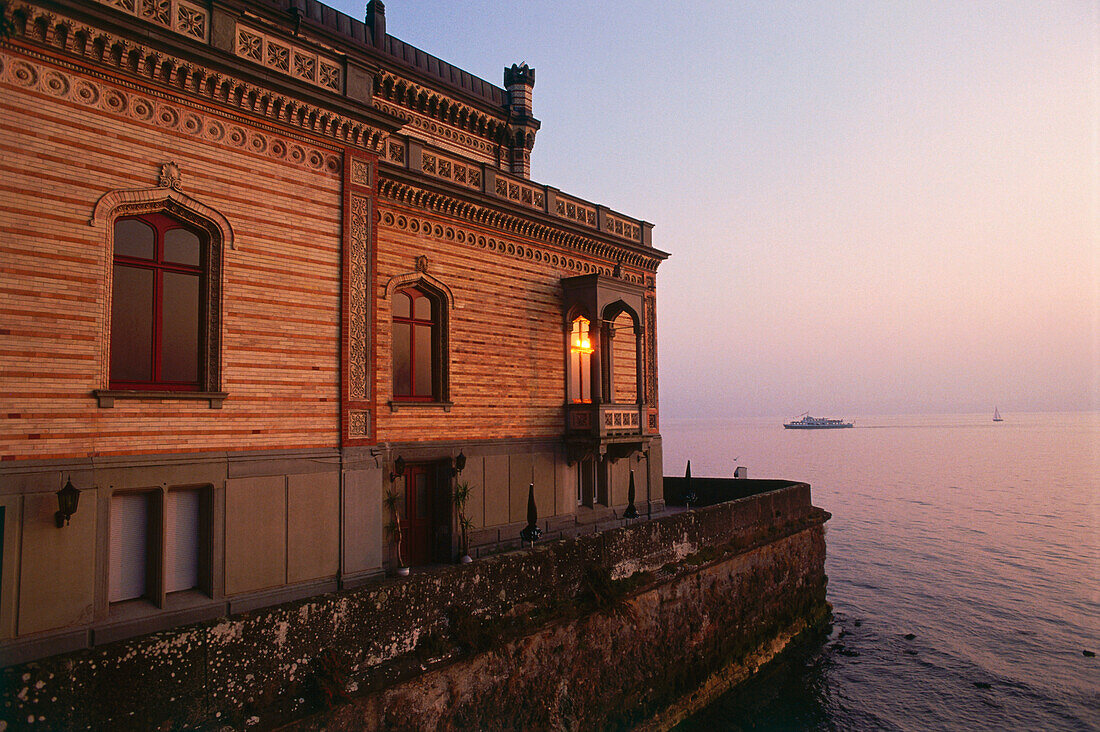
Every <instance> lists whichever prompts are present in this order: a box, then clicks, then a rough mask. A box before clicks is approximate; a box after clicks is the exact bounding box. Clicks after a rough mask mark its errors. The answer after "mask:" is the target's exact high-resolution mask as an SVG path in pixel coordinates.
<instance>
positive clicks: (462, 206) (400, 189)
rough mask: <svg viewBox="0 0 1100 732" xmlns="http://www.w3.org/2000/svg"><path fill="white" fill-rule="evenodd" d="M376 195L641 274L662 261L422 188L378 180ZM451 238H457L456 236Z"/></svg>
mask: <svg viewBox="0 0 1100 732" xmlns="http://www.w3.org/2000/svg"><path fill="white" fill-rule="evenodd" d="M378 192H379V195H380V196H381V197H383V198H388V199H390V200H392V201H395V202H398V203H401V204H404V205H408V206H415V207H417V208H420V209H425V210H427V211H433V212H436V213H442V214H446V215H449V216H454V217H458V218H463V219H466V220H468V221H470V222H472V223H476V224H478V225H480V226H487V227H491V228H494V229H499V230H504V231H511V232H514V233H516V234H519V235H522V236H524V237H528V238H531V239H539V240H542V241H544V242H546V243H548V244H551V245H554V246H558V247H562V248H567V249H572V250H575V251H577V252H580V253H582V254H585V255H588V256H591V257H593V258H596V259H601V260H603V261H607V262H622V264H623V265H624V266H629V267H635V268H637V269H639V270H642V271H644V272H656V271H657V266H658V265H659V264H660V262H661V260H662V259H664V255H660V254H658V255H655V256H647V255H645V254H643V253H641V252H638V251H636V250H633V249H626V248H623V247H620V246H615V245H614V244H610V243H606V242H601V241H597V240H595V239H592V238H589V237H586V236H581V235H578V234H574V233H571V232H568V231H565V230H563V229H561V228H558V227H556V226H548V225H544V224H539V223H536V222H533V221H532V220H531V219H529V218H526V217H522V216H515V215H512V214H508V213H504V212H502V211H499V210H496V209H493V208H487V207H484V206H479V205H477V204H473V203H469V202H466V201H460V200H458V199H455V198H453V197H451V196H448V195H444V194H441V193H432V192H429V191H425V190H424V189H423V188H418V187H416V186H412V185H409V184H407V183H403V182H400V181H396V180H392V179H386V178H382V179H381V180H380V181H379V186H378ZM383 223H384V222H383ZM437 228H440V229H441V230H443V229H442V228H441V227H438V226H437ZM448 228H449V227H448ZM455 236H456V237H457V234H456V235H455ZM460 241H461V240H460ZM505 250H507V248H505ZM540 256H541V255H540ZM575 261H576V263H577V267H576V268H572V267H569V268H571V269H574V270H575V272H576V273H577V274H592V273H598V274H603V275H606V276H608V277H610V276H612V272H613V270H612V268H610V267H597V266H595V265H588V264H587V263H585V262H582V261H581V260H575ZM586 267H587V269H586ZM622 279H624V280H626V281H628V282H636V283H638V284H645V282H646V281H647V280H645V278H644V276H643V275H642V274H641V273H640V272H639V273H632V272H623V274H622Z"/></svg>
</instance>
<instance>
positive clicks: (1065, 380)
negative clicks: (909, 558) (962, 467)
mask: <svg viewBox="0 0 1100 732" xmlns="http://www.w3.org/2000/svg"><path fill="white" fill-rule="evenodd" d="M333 4H334V5H335V6H336V7H338V8H340V9H341V10H343V11H345V12H348V13H350V14H352V15H354V16H356V17H362V16H363V6H364V3H362V2H346V1H344V2H335V3H333ZM386 10H387V24H388V31H389V32H390V33H391V34H392V35H394V36H396V37H398V38H401V39H402V40H405V41H407V42H409V43H412V44H413V45H416V46H418V47H420V48H422V49H423V50H425V51H427V52H429V53H431V54H433V55H436V56H439V57H440V58H443V59H444V60H446V61H448V62H450V63H453V64H455V65H457V66H459V67H461V68H463V69H465V70H467V71H470V72H472V73H474V74H477V75H479V76H481V77H483V78H485V79H486V80H488V81H491V82H493V83H495V84H498V85H499V84H501V82H502V79H501V75H502V70H503V68H504V66H507V65H510V64H512V63H518V62H521V61H526V62H527V63H528V64H530V65H531V66H532V67H533V68H535V69H536V72H537V76H536V84H535V89H534V109H535V116H536V117H538V118H539V119H540V120H541V121H542V130H541V131H540V132H539V134H538V137H537V140H536V144H535V149H534V153H533V155H532V179H533V180H535V181H537V182H539V183H545V184H549V185H553V186H555V187H557V188H560V189H561V190H563V191H566V192H568V193H571V194H575V195H579V196H581V197H584V198H587V199H589V200H593V201H596V202H599V203H603V204H605V205H608V206H610V207H611V208H613V209H615V210H618V211H620V212H622V213H625V214H628V215H631V216H636V217H639V218H643V219H646V220H648V221H651V222H653V223H654V224H655V229H654V233H653V241H654V245H655V246H656V247H657V248H659V249H662V250H664V251H667V252H670V253H671V254H672V257H671V258H670V259H669V260H668V261H667V262H666V263H665V264H663V265H662V266H661V268H660V270H659V273H658V280H657V281H658V323H659V358H660V389H661V407H662V415H663V416H664V417H665V418H676V417H683V416H688V415H693V416H701V417H707V416H735V417H737V416H743V417H754V416H772V415H785V416H793V415H796V414H799V413H801V412H805V411H810V412H811V413H814V414H832V415H855V414H891V413H920V412H933V413H935V412H975V413H978V412H983V411H989V412H992V409H993V407H994V406H999V407H1000V408H1001V410H1002V411H1005V412H1012V411H1061V410H1096V409H1100V366H1098V362H1100V253H1098V251H1100V235H1098V231H1100V213H1098V211H1100V182H1098V181H1100V144H1098V139H1100V101H1098V97H1100V91H1098V87H1100V6H1098V5H1097V4H1096V3H1094V2H1064V3H1021V2H968V3H935V2H927V3H913V4H909V3H890V2H883V3H855V2H829V3H798V4H790V3H773V2H742V3H735V4H727V3H707V2H682V3H675V4H669V3H658V2H632V3H612V4H600V5H598V6H596V5H594V4H593V5H590V4H588V3H582V2H575V1H569V2H559V3H553V4H519V5H517V4H515V3H509V4H505V3H501V2H465V3H450V2H439V1H438V0H433V1H430V2H417V3H411V2H402V1H401V0H391V2H389V3H388V4H387V9H386ZM429 22H430V24H429Z"/></svg>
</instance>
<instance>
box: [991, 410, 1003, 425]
mask: <svg viewBox="0 0 1100 732" xmlns="http://www.w3.org/2000/svg"><path fill="white" fill-rule="evenodd" d="M993 421H994V422H1004V418H1003V417H1001V412H1000V411H999V410H998V409H997V408H996V407H993Z"/></svg>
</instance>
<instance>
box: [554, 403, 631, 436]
mask: <svg viewBox="0 0 1100 732" xmlns="http://www.w3.org/2000/svg"><path fill="white" fill-rule="evenodd" d="M646 411H647V410H646V407H645V405H643V404H570V405H567V406H566V408H565V431H566V434H567V435H569V436H572V437H580V436H586V437H596V436H598V437H614V436H619V435H640V434H642V432H643V431H644V429H643V428H644V425H645V418H646Z"/></svg>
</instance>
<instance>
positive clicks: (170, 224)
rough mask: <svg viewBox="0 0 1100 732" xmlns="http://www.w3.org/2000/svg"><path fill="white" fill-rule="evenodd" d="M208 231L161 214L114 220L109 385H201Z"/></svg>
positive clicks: (175, 388)
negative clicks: (193, 227) (205, 231)
mask: <svg viewBox="0 0 1100 732" xmlns="http://www.w3.org/2000/svg"><path fill="white" fill-rule="evenodd" d="M207 248H208V241H207V235H206V234H205V233H204V232H201V231H200V230H195V229H192V228H190V227H189V226H187V225H185V224H183V223H181V222H180V221H178V220H176V219H175V218H172V217H171V216H168V215H166V214H163V213H150V214H145V215H142V216H127V217H123V218H120V219H117V220H116V221H115V223H114V274H113V278H112V288H111V341H110V387H111V388H112V389H139V390H142V389H148V390H158V391H159V390H164V391H200V390H201V389H203V386H204V377H205V374H204V373H203V360H204V358H203V357H204V353H203V350H204V338H203V335H204V332H205V330H206V329H205V327H204V325H205V313H204V303H205V300H206V297H205V293H206V278H207V272H208V269H207V262H206V252H207Z"/></svg>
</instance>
